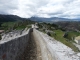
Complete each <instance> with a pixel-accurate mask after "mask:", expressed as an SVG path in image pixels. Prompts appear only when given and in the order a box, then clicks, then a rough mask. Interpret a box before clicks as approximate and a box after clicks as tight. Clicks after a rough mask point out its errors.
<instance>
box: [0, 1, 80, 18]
mask: <svg viewBox="0 0 80 60" xmlns="http://www.w3.org/2000/svg"><path fill="white" fill-rule="evenodd" d="M0 14H13V15H18V16H20V17H24V18H29V17H32V16H37V17H45V18H50V17H61V18H71V19H73V18H80V0H0Z"/></svg>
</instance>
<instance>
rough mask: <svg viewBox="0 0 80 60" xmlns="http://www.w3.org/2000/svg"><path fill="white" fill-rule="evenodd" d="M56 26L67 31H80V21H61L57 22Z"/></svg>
mask: <svg viewBox="0 0 80 60" xmlns="http://www.w3.org/2000/svg"><path fill="white" fill-rule="evenodd" d="M55 24H57V25H59V26H61V27H62V28H64V29H66V30H73V31H80V21H59V22H55Z"/></svg>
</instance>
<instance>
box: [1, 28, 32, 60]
mask: <svg viewBox="0 0 80 60" xmlns="http://www.w3.org/2000/svg"><path fill="white" fill-rule="evenodd" d="M30 32H31V29H30V30H29V32H28V33H27V34H25V35H22V36H20V37H18V38H15V39H12V40H9V41H7V42H5V43H0V60H16V59H15V58H16V57H18V56H19V55H20V54H22V53H23V52H24V49H25V47H26V46H27V42H28V40H29V34H30Z"/></svg>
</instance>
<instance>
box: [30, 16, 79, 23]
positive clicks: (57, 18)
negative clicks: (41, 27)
mask: <svg viewBox="0 0 80 60" xmlns="http://www.w3.org/2000/svg"><path fill="white" fill-rule="evenodd" d="M30 19H31V20H34V21H38V22H58V21H79V20H80V19H68V18H59V17H51V18H42V17H31V18H30Z"/></svg>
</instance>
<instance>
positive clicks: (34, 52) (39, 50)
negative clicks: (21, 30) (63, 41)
mask: <svg viewBox="0 0 80 60" xmlns="http://www.w3.org/2000/svg"><path fill="white" fill-rule="evenodd" d="M16 60H55V59H53V58H52V55H51V53H50V52H49V50H48V49H47V46H46V43H45V42H44V40H43V39H42V37H41V36H40V35H39V34H38V33H37V32H36V31H35V30H33V32H31V33H30V40H29V41H28V45H27V47H26V48H25V51H24V53H23V54H22V55H21V56H19V57H18V58H17V59H16Z"/></svg>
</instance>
